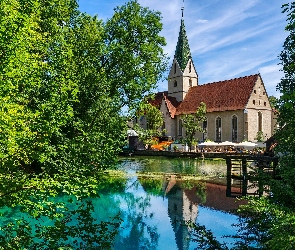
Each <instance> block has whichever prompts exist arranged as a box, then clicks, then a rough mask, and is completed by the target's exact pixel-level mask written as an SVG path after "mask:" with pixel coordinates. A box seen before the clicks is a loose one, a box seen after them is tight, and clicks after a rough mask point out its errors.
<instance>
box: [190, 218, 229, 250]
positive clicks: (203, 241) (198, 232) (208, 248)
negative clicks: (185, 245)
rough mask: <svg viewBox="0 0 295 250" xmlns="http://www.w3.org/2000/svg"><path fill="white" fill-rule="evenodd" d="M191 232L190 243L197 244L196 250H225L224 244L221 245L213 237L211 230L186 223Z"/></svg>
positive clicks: (192, 223)
mask: <svg viewBox="0 0 295 250" xmlns="http://www.w3.org/2000/svg"><path fill="white" fill-rule="evenodd" d="M187 225H188V226H189V228H190V229H191V230H192V241H193V242H196V243H198V249H204V250H226V249H228V248H227V247H226V245H225V244H221V243H220V242H219V241H218V240H217V239H216V238H215V237H214V235H213V233H212V232H211V230H207V229H206V227H205V226H201V225H199V224H197V223H194V222H187Z"/></svg>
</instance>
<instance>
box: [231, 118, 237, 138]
mask: <svg viewBox="0 0 295 250" xmlns="http://www.w3.org/2000/svg"><path fill="white" fill-rule="evenodd" d="M231 124H232V125H231V126H232V141H233V142H237V141H238V118H237V116H235V115H234V116H233V117H232V120H231Z"/></svg>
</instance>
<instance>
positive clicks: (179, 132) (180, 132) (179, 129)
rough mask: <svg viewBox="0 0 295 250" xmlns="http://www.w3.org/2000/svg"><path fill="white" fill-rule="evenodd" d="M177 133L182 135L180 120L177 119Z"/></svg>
mask: <svg viewBox="0 0 295 250" xmlns="http://www.w3.org/2000/svg"><path fill="white" fill-rule="evenodd" d="M178 135H179V136H182V120H179V121H178Z"/></svg>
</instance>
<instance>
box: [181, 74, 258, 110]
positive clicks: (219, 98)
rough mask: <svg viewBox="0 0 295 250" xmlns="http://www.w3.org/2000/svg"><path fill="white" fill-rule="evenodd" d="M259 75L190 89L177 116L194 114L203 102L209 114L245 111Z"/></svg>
mask: <svg viewBox="0 0 295 250" xmlns="http://www.w3.org/2000/svg"><path fill="white" fill-rule="evenodd" d="M258 77H260V75H259V74H255V75H250V76H245V77H240V78H235V79H231V80H226V81H220V82H213V83H208V84H204V85H199V86H195V87H192V88H190V90H189V91H188V93H187V95H186V97H185V99H184V100H183V102H181V104H180V105H179V106H178V108H177V111H176V115H179V114H189V113H194V112H195V111H196V110H197V108H198V107H199V105H200V103H201V102H204V103H205V104H206V107H207V112H214V111H226V110H239V109H244V108H245V106H246V105H247V103H248V100H249V98H250V95H251V93H252V91H253V88H254V85H255V83H256V81H257V79H258Z"/></svg>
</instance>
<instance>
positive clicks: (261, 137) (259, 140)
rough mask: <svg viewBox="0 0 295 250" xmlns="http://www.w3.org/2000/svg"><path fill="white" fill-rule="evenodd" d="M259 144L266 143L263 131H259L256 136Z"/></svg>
mask: <svg viewBox="0 0 295 250" xmlns="http://www.w3.org/2000/svg"><path fill="white" fill-rule="evenodd" d="M255 139H256V140H257V141H258V142H263V141H264V134H263V132H262V131H258V132H257V134H256V138H255Z"/></svg>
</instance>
